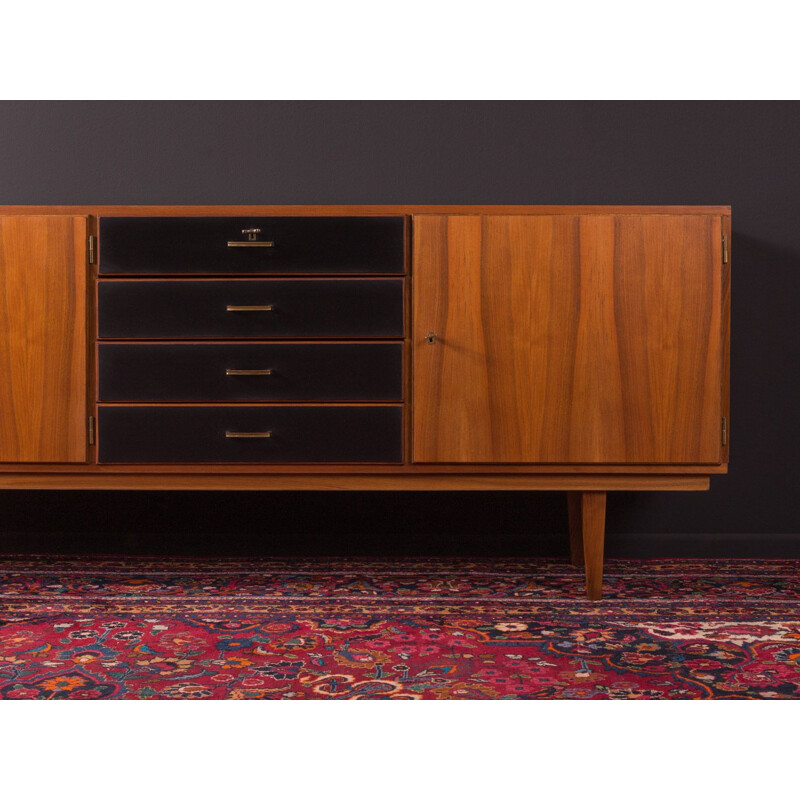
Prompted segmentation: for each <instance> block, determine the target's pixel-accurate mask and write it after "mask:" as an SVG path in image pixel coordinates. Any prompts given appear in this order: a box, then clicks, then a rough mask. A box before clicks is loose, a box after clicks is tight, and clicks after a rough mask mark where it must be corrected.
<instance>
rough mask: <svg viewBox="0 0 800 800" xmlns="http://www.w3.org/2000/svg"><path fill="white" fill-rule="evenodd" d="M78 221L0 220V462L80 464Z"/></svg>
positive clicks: (81, 266) (82, 328)
mask: <svg viewBox="0 0 800 800" xmlns="http://www.w3.org/2000/svg"><path fill="white" fill-rule="evenodd" d="M86 271H87V266H86V219H85V218H83V217H68V216H61V217H59V216H15V217H9V216H6V217H0V461H4V462H41V463H45V462H47V463H52V462H85V461H86V380H87V365H86V358H87V344H86Z"/></svg>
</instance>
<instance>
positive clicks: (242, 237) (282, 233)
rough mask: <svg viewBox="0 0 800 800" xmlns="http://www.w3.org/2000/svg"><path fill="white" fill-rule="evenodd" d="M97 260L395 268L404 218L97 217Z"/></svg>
mask: <svg viewBox="0 0 800 800" xmlns="http://www.w3.org/2000/svg"><path fill="white" fill-rule="evenodd" d="M245 231H258V233H246V232H245ZM99 263H100V266H99V270H100V274H101V275H113V274H153V273H160V274H181V273H195V274H197V273H205V274H236V273H252V272H257V273H317V272H327V273H393V272H394V273H402V272H404V271H405V218H404V217H102V218H101V219H100V262H99Z"/></svg>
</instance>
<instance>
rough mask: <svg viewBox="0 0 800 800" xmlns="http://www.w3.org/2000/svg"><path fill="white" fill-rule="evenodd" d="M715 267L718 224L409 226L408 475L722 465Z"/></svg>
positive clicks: (697, 220) (448, 222) (481, 222)
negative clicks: (443, 470)
mask: <svg viewBox="0 0 800 800" xmlns="http://www.w3.org/2000/svg"><path fill="white" fill-rule="evenodd" d="M721 260H722V259H721V228H720V220H719V218H718V217H710V216H699V215H698V216H688V215H687V216H667V215H660V216H656V215H653V216H636V215H630V216H629V215H621V216H611V215H608V216H602V215H592V216H568V215H558V216H500V215H497V216H491V215H490V216H449V217H448V216H418V217H415V218H414V264H413V267H414V272H413V283H414V288H413V303H414V305H413V337H414V344H413V409H412V415H413V448H414V450H413V452H414V460H415V461H417V462H439V463H441V462H453V463H464V462H475V463H479V462H484V463H492V462H494V463H499V462H502V463H515V462H516V463H534V462H538V463H552V464H558V463H574V464H583V463H586V464H589V463H604V464H622V463H637V464H648V463H650V464H668V463H673V464H692V463H694V464H702V463H717V462H719V460H720V385H721V356H722V348H721V326H720V320H721V304H722V301H721V271H720V270H721ZM429 334H433V335H434V337H435V338H434V339H433V343H430V342H429V336H428V335H429Z"/></svg>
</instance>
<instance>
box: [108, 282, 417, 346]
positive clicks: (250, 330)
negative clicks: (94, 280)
mask: <svg viewBox="0 0 800 800" xmlns="http://www.w3.org/2000/svg"><path fill="white" fill-rule="evenodd" d="M228 309H231V310H228ZM97 313H98V332H99V336H100V338H101V339H239V338H251V339H281V338H283V339H287V338H309V339H339V338H351V339H352V338H355V339H384V338H386V339H390V338H400V337H402V336H403V281H402V279H391V278H387V279H385V280H382V279H377V280H353V279H347V278H343V279H340V280H316V279H313V278H312V279H306V280H294V281H280V280H269V279H265V280H260V281H217V280H207V281H187V280H161V281H135V280H131V281H100V283H99V286H98V309H97Z"/></svg>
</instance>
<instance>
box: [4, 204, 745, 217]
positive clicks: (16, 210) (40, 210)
mask: <svg viewBox="0 0 800 800" xmlns="http://www.w3.org/2000/svg"><path fill="white" fill-rule="evenodd" d="M0 214H86V215H99V216H108V217H111V216H116V217H121V216H129V217H139V216H151V215H170V216H187V217H188V216H204V215H217V216H228V215H230V216H236V215H240V214H243V215H247V216H253V215H259V214H265V215H282V216H304V215H307V216H348V215H351V216H361V215H365V216H369V215H397V214H403V215H405V214H409V215H410V214H708V215H714V216H724V217H729V216H730V215H731V207H730V206H713V205H711V206H689V205H681V206H635V205H624V206H614V205H574V206H567V205H557V206H551V205H409V204H405V205H363V204H362V205H213V206H198V205H185V206H184V205H146V206H142V205H129V206H126V205H72V206H68V205H49V206H48V205H27V206H25V205H14V206H3V205H0Z"/></svg>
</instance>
